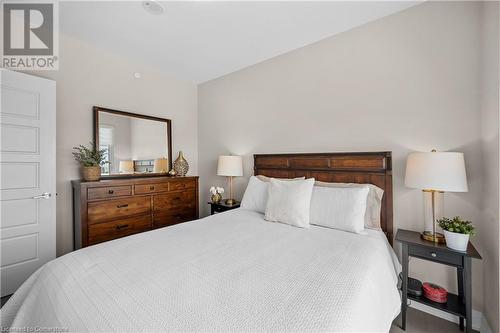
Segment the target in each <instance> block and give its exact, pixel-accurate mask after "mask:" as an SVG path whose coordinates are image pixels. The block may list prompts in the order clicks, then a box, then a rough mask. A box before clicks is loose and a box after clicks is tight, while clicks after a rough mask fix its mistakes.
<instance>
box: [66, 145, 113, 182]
mask: <svg viewBox="0 0 500 333" xmlns="http://www.w3.org/2000/svg"><path fill="white" fill-rule="evenodd" d="M73 150H74V151H73V157H74V158H75V160H76V161H77V162H78V163H80V166H81V168H82V178H83V180H85V181H97V180H99V179H100V178H101V166H102V165H104V164H106V163H109V162H107V161H105V159H104V157H105V155H106V150H105V149H101V150H98V149H96V148H95V146H94V144H92V143H90V148H89V147H85V146H84V145H79V146H77V147H73Z"/></svg>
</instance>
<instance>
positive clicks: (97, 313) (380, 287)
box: [1, 209, 400, 332]
mask: <svg viewBox="0 0 500 333" xmlns="http://www.w3.org/2000/svg"><path fill="white" fill-rule="evenodd" d="M398 265H399V264H398V263H397V259H395V256H394V253H393V252H392V249H391V248H390V247H389V246H388V243H387V241H386V240H385V238H384V237H383V234H382V233H381V232H375V231H366V232H365V233H364V234H362V235H356V234H352V233H348V232H343V231H338V230H333V229H327V228H322V227H314V226H313V227H311V229H309V230H307V229H300V228H295V227H291V226H289V225H284V224H279V223H271V222H266V221H264V220H263V215H262V214H259V213H256V212H251V211H245V210H243V209H237V210H232V211H229V212H226V213H222V214H217V215H214V216H211V217H207V218H204V219H201V220H198V221H193V222H189V223H184V224H179V225H176V226H172V227H168V228H163V229H159V230H154V231H151V232H146V233H142V234H138V235H134V236H130V237H126V238H122V239H118V240H115V241H111V242H107V243H103V244H100V245H96V246H91V247H88V248H85V249H82V250H79V251H76V252H72V253H70V254H67V255H65V256H63V257H60V258H57V259H56V260H53V261H52V262H49V263H48V264H46V265H44V266H43V267H41V268H40V269H39V270H38V271H37V272H36V273H35V274H33V275H32V276H31V277H30V278H29V279H28V280H27V281H26V282H25V283H24V284H23V286H22V287H21V288H20V289H19V290H18V291H17V292H16V293H15V294H14V295H13V296H12V298H11V299H10V300H9V302H8V303H7V304H6V305H5V306H4V307H3V308H2V310H1V312H2V314H1V317H2V319H1V320H2V326H3V327H9V326H12V327H13V328H14V329H16V328H23V327H44V328H56V329H57V328H59V329H67V330H69V331H75V332H76V331H90V332H98V331H107V332H109V331H118V332H125V331H129V332H130V331H134V332H139V331H146V332H153V331H205V332H206V331H219V332H220V331H225V332H228V331H231V332H236V331H310V332H311V331H313V332H318V331H335V332H345V331H370V332H388V331H389V328H390V325H391V322H392V320H393V319H394V318H395V316H396V315H397V314H398V313H399V307H400V297H399V293H398V290H397V274H396V271H397V269H398ZM2 331H3V330H2Z"/></svg>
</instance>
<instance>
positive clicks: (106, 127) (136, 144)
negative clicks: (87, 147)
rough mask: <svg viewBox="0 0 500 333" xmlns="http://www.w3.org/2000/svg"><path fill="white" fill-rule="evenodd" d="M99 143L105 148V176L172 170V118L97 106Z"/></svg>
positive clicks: (103, 171)
mask: <svg viewBox="0 0 500 333" xmlns="http://www.w3.org/2000/svg"><path fill="white" fill-rule="evenodd" d="M94 110H95V112H97V115H96V119H97V124H96V132H97V133H96V143H97V144H98V145H99V149H104V150H105V151H106V161H107V162H109V163H106V164H104V166H103V167H102V174H103V175H118V174H123V175H125V174H148V173H166V172H168V171H169V169H170V163H171V161H170V159H171V152H170V151H169V141H170V133H169V132H168V131H169V126H168V125H169V120H168V119H164V120H162V119H159V118H152V117H151V118H149V117H146V116H141V115H135V114H130V113H125V112H121V111H114V110H107V109H106V111H104V110H103V109H97V110H96V109H94Z"/></svg>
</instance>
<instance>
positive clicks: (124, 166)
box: [119, 160, 134, 174]
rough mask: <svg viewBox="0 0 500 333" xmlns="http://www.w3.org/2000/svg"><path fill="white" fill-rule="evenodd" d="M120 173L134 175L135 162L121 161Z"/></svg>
mask: <svg viewBox="0 0 500 333" xmlns="http://www.w3.org/2000/svg"><path fill="white" fill-rule="evenodd" d="M119 171H120V173H125V174H127V173H134V161H131V160H126V161H120V166H119Z"/></svg>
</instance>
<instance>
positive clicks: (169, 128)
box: [93, 106, 172, 179]
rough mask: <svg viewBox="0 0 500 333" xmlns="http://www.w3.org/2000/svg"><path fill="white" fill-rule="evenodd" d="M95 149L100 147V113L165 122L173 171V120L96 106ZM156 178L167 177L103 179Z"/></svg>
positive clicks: (169, 159)
mask: <svg viewBox="0 0 500 333" xmlns="http://www.w3.org/2000/svg"><path fill="white" fill-rule="evenodd" d="M93 110H94V148H95V149H97V148H98V147H99V112H107V113H112V114H116V115H120V116H127V117H135V118H141V119H147V120H154V121H160V122H164V123H166V125H167V137H166V140H167V147H168V169H169V170H172V120H170V119H166V118H159V117H154V116H147V115H143V114H138V113H132V112H127V111H120V110H113V109H108V108H104V107H101V106H94V107H93ZM155 176H166V174H164V173H153V172H151V173H138V174H126V175H125V174H118V173H117V174H109V175H102V176H101V179H106V178H108V179H109V178H130V177H155Z"/></svg>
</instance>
